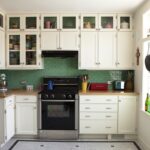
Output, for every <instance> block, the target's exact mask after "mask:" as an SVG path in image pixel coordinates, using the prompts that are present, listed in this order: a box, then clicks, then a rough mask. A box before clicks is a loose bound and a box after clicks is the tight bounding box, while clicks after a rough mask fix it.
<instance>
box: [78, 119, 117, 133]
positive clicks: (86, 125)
mask: <svg viewBox="0 0 150 150" xmlns="http://www.w3.org/2000/svg"><path fill="white" fill-rule="evenodd" d="M109 133H112V134H115V133H117V120H113V121H107V120H106V121H104V120H102V121H99V120H98V121H97V120H93V121H92V120H80V134H109Z"/></svg>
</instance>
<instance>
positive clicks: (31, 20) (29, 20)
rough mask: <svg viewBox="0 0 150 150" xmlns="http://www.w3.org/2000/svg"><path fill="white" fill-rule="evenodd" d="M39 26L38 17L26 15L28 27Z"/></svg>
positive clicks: (34, 27)
mask: <svg viewBox="0 0 150 150" xmlns="http://www.w3.org/2000/svg"><path fill="white" fill-rule="evenodd" d="M36 28H37V17H26V29H36Z"/></svg>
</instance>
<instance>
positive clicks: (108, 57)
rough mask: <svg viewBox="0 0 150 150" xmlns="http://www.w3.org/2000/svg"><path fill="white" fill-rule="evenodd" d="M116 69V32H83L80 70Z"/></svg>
mask: <svg viewBox="0 0 150 150" xmlns="http://www.w3.org/2000/svg"><path fill="white" fill-rule="evenodd" d="M115 67H116V33H115V32H99V31H97V32H94V31H93V32H81V52H80V62H79V68H80V69H113V68H115Z"/></svg>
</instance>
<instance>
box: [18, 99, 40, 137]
mask: <svg viewBox="0 0 150 150" xmlns="http://www.w3.org/2000/svg"><path fill="white" fill-rule="evenodd" d="M16 134H23V135H25V134H28V135H36V134H37V96H16Z"/></svg>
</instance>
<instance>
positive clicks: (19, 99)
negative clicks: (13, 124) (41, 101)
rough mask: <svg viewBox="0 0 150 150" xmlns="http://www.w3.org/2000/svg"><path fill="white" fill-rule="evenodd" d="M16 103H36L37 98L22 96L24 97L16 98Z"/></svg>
mask: <svg viewBox="0 0 150 150" xmlns="http://www.w3.org/2000/svg"><path fill="white" fill-rule="evenodd" d="M16 102H19V103H21V102H23V103H30V102H31V103H34V102H37V97H36V96H31V95H30V96H28V95H24V96H16Z"/></svg>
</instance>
